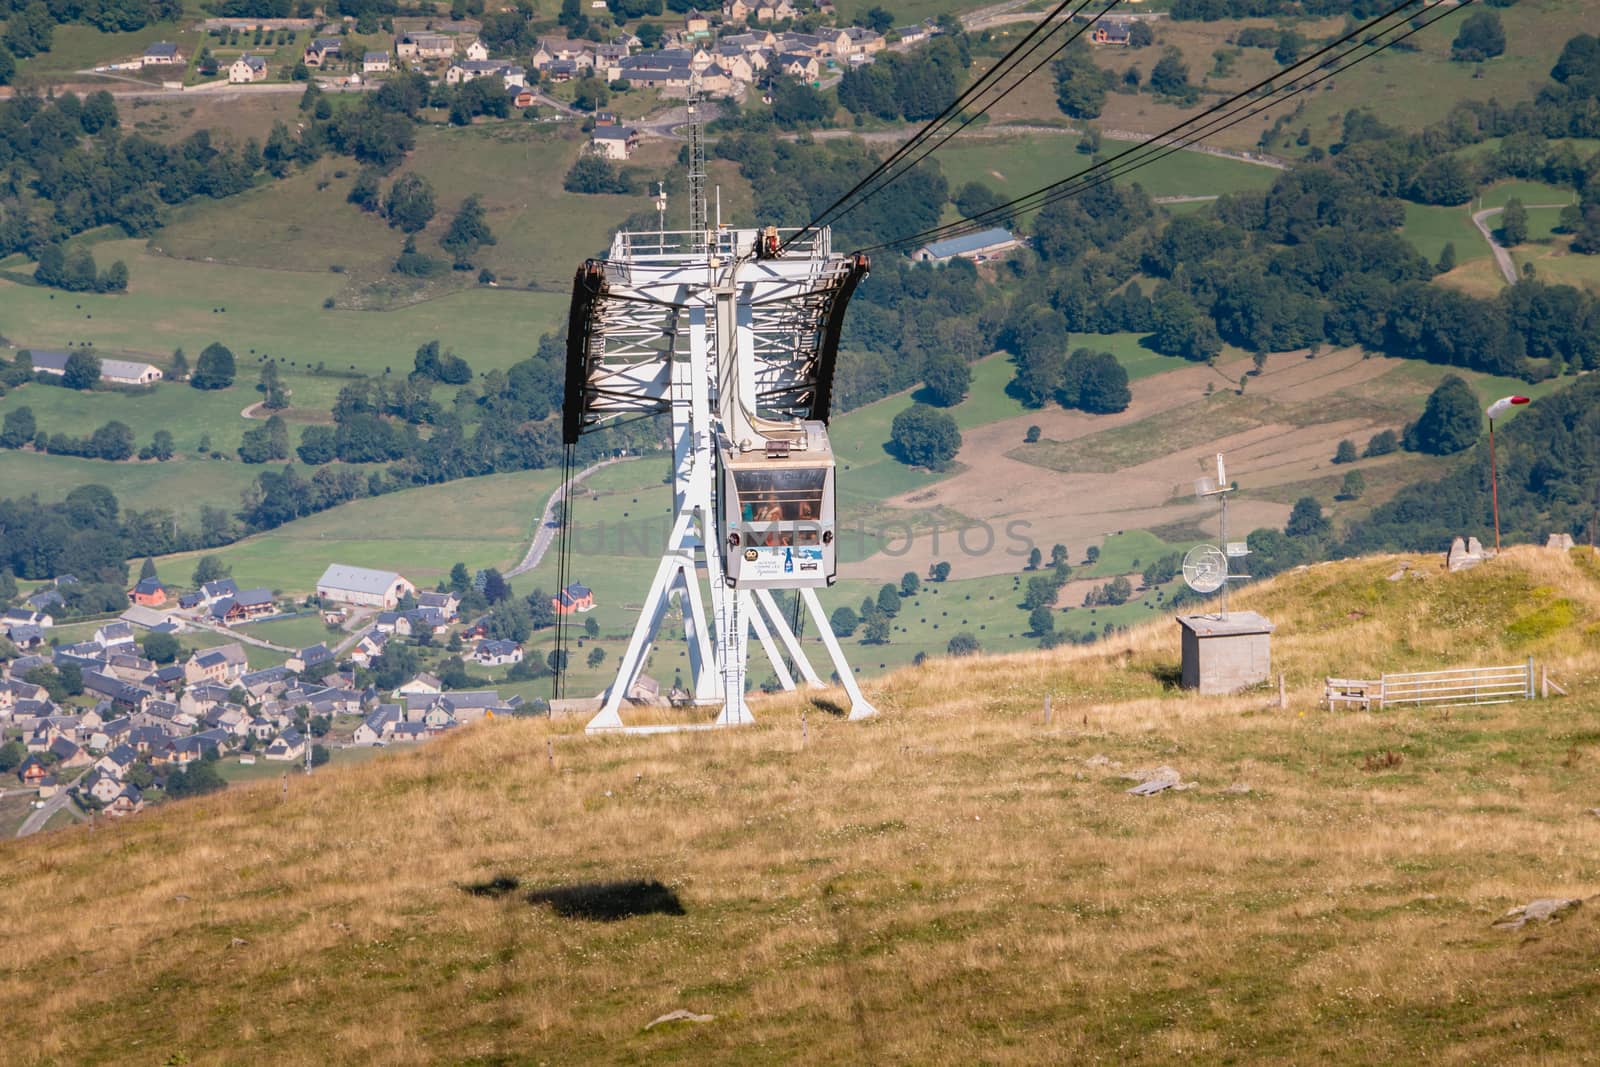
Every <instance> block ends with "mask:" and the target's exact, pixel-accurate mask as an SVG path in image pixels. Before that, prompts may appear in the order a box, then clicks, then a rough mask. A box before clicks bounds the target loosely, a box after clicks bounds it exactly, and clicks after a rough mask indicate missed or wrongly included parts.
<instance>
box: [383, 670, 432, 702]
mask: <svg viewBox="0 0 1600 1067" xmlns="http://www.w3.org/2000/svg"><path fill="white" fill-rule="evenodd" d="M442 692H444V683H443V682H441V681H440V680H439V679H438V678H436V677H434V676H433V675H431V674H429V673H428V672H427V671H423V672H422V673H420V674H418V675H417V676H416V677H415V678H412V679H411V680H410V681H409V682H404V683H402V684H401V685H400V686H399V688H397V689H396V690H395V691H394V695H395V696H396V697H399V698H401V699H404V698H406V697H413V696H425V697H436V696H438V695H439V694H440V693H442Z"/></svg>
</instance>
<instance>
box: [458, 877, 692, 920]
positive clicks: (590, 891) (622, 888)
mask: <svg viewBox="0 0 1600 1067" xmlns="http://www.w3.org/2000/svg"><path fill="white" fill-rule="evenodd" d="M521 888H522V883H521V881H520V880H518V879H516V878H512V877H511V876H509V875H504V874H502V875H496V876H495V877H494V878H491V879H489V880H488V881H486V882H474V883H471V884H468V885H464V886H462V887H461V889H462V891H463V892H465V893H467V894H469V895H471V896H475V897H492V898H495V899H499V898H501V897H506V896H510V895H511V894H513V893H515V892H517V891H518V890H519V889H521ZM523 899H524V900H525V901H527V902H528V903H529V904H546V905H549V907H550V909H551V910H552V911H554V912H555V913H556V914H557V915H559V916H561V917H562V918H564V919H589V920H592V921H594V922H617V921H619V920H621V919H631V918H633V917H634V916H636V915H685V914H687V912H685V911H684V908H683V903H682V901H680V900H679V899H678V894H677V893H676V892H674V891H673V890H672V889H670V888H668V887H667V886H664V885H662V884H661V883H660V882H658V881H655V880H654V879H652V880H650V881H645V880H644V879H642V878H633V879H628V880H625V881H617V882H579V883H576V884H573V885H556V886H547V887H545V888H543V889H534V890H531V891H530V892H528V893H527V894H526V895H524V897H523Z"/></svg>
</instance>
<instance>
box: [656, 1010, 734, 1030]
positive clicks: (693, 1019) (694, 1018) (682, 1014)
mask: <svg viewBox="0 0 1600 1067" xmlns="http://www.w3.org/2000/svg"><path fill="white" fill-rule="evenodd" d="M715 1018H716V1016H715V1015H696V1014H695V1013H694V1012H692V1011H689V1010H687V1009H685V1008H679V1009H678V1010H677V1011H669V1012H667V1013H666V1014H665V1015H662V1016H660V1017H658V1018H655V1019H651V1020H650V1021H649V1022H648V1023H646V1024H645V1029H646V1030H648V1029H650V1028H651V1027H653V1026H663V1025H665V1024H666V1023H708V1022H710V1021H711V1020H712V1019H715Z"/></svg>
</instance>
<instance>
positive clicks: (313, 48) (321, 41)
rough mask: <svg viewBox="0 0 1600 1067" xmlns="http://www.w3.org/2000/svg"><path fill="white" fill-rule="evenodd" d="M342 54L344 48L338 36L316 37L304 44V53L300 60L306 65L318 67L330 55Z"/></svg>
mask: <svg viewBox="0 0 1600 1067" xmlns="http://www.w3.org/2000/svg"><path fill="white" fill-rule="evenodd" d="M343 54H344V48H343V45H342V44H341V43H340V41H339V38H337V37H317V38H314V39H313V40H312V42H311V43H310V44H308V45H306V53H305V55H304V56H302V57H301V60H302V62H304V63H305V65H306V66H308V67H320V66H322V64H323V63H324V62H326V61H327V60H328V59H329V58H330V57H332V56H339V55H343Z"/></svg>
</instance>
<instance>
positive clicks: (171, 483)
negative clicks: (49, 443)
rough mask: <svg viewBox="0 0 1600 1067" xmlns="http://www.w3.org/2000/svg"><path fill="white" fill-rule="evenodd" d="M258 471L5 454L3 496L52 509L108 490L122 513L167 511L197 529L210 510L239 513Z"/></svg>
mask: <svg viewBox="0 0 1600 1067" xmlns="http://www.w3.org/2000/svg"><path fill="white" fill-rule="evenodd" d="M148 440H149V434H141V435H140V444H141V445H142V444H144V443H146V442H147V441H148ZM259 470H260V468H259V467H249V466H246V465H245V464H243V463H239V462H236V461H229V460H223V459H217V460H206V459H174V460H169V461H168V462H166V463H158V462H156V461H154V460H150V461H148V462H141V461H137V460H133V461H129V462H126V463H108V462H106V461H105V460H99V459H80V458H78V457H76V456H49V455H44V454H42V453H37V452H19V451H13V450H10V449H0V487H3V488H0V493H3V494H4V495H5V496H8V497H25V496H32V495H37V496H38V497H39V499H40V500H41V501H44V502H46V503H50V502H54V501H57V500H61V499H63V498H64V497H66V495H67V494H68V493H70V492H72V490H74V489H76V488H77V487H78V486H80V485H103V486H106V487H107V488H108V489H110V490H111V491H112V492H114V493H116V494H117V499H118V500H119V501H121V503H122V505H123V507H129V508H134V509H136V510H139V511H145V510H148V509H150V508H166V509H168V510H170V511H171V512H172V513H173V514H174V515H176V516H177V517H178V519H179V520H180V521H181V522H183V523H185V524H189V525H196V524H197V522H196V520H197V519H198V518H199V515H200V509H201V507H203V506H205V505H211V506H213V507H221V508H224V509H226V510H229V511H232V510H235V509H236V508H237V507H238V506H239V497H240V493H241V492H243V490H244V489H245V487H246V486H248V485H250V484H251V482H253V481H254V480H255V476H256V474H257V473H258V472H259Z"/></svg>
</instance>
